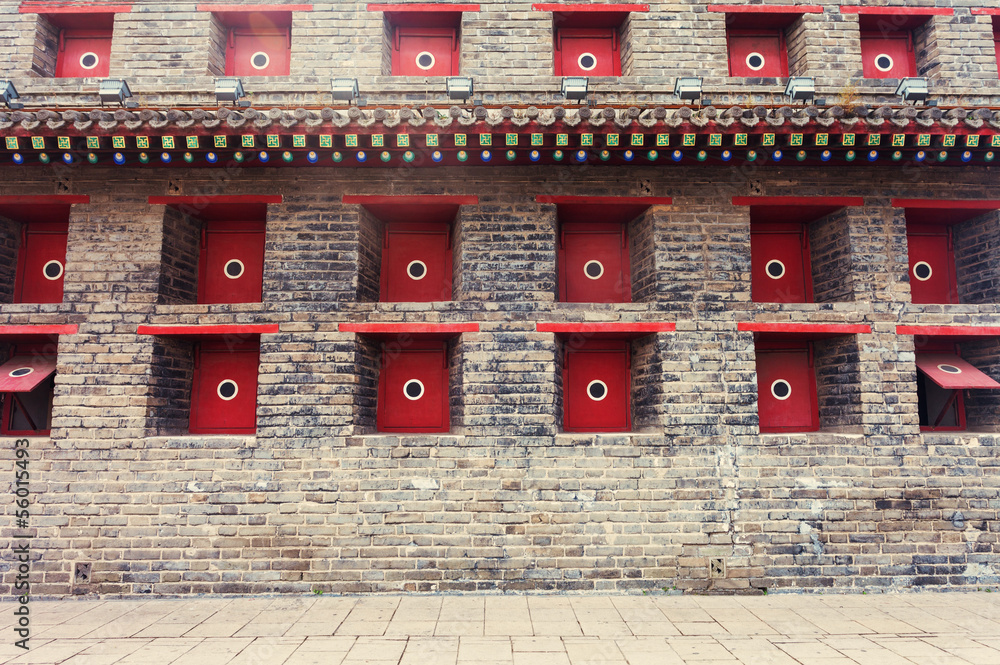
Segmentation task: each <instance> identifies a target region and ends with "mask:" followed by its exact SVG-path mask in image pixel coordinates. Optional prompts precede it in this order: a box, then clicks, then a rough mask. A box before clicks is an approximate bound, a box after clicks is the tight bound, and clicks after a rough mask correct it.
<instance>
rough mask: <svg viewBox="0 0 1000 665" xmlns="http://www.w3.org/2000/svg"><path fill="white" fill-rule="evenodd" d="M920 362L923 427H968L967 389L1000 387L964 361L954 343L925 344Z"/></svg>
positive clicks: (919, 384)
mask: <svg viewBox="0 0 1000 665" xmlns="http://www.w3.org/2000/svg"><path fill="white" fill-rule="evenodd" d="M916 362H917V408H918V410H919V413H920V428H921V429H924V430H931V431H941V430H953V431H958V430H964V429H965V426H966V422H965V402H964V399H963V397H964V394H963V391H964V390H976V389H979V390H995V389H997V388H1000V383H997V382H996V381H994V380H993V379H992V378H990V377H989V376H987V375H986V374H984V373H983V372H981V371H979V370H978V369H976V368H975V367H973V366H972V365H971V364H969V363H968V362H966V361H965V360H963V359H962V358H961V356H960V355H959V348H958V345H956V344H953V343H948V342H940V341H936V340H933V341H930V342H925V343H923V344H922V345H921V346H920V348H919V350H918V351H917V355H916Z"/></svg>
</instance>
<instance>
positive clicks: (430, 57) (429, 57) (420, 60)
mask: <svg viewBox="0 0 1000 665" xmlns="http://www.w3.org/2000/svg"><path fill="white" fill-rule="evenodd" d="M414 62H416V64H417V67H418V68H420V69H423V70H424V71H426V70H428V69H430V68H431V67H433V66H434V63H435V62H437V61H436V60H435V59H434V54H433V53H431V52H430V51H421V52H420V53H418V54H417V57H416V59H415V60H414Z"/></svg>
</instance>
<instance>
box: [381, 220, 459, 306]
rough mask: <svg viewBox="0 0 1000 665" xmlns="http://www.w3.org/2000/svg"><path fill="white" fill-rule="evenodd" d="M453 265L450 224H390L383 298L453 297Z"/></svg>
mask: <svg viewBox="0 0 1000 665" xmlns="http://www.w3.org/2000/svg"><path fill="white" fill-rule="evenodd" d="M451 266H452V264H451V234H450V226H449V225H448V224H407V223H390V224H387V225H386V229H385V244H384V245H383V247H382V275H381V282H382V283H381V298H380V300H382V302H433V301H437V300H451V283H452V274H451Z"/></svg>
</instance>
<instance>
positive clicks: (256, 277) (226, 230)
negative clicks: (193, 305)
mask: <svg viewBox="0 0 1000 665" xmlns="http://www.w3.org/2000/svg"><path fill="white" fill-rule="evenodd" d="M263 281H264V222H214V221H210V222H206V227H205V233H204V245H203V246H202V248H201V254H200V256H199V261H198V302H201V303H239V302H260V301H261V291H262V289H263Z"/></svg>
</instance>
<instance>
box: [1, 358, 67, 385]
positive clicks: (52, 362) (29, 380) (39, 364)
mask: <svg viewBox="0 0 1000 665" xmlns="http://www.w3.org/2000/svg"><path fill="white" fill-rule="evenodd" d="M55 371H56V359H55V356H43V355H32V356H15V357H14V358H11V359H10V360H8V361H7V362H5V363H4V364H3V365H0V393H30V392H31V391H32V390H34V389H35V388H37V387H38V386H39V385H41V383H42V382H43V381H45V379H47V378H49V377H50V376H52V375H53V374H55Z"/></svg>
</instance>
